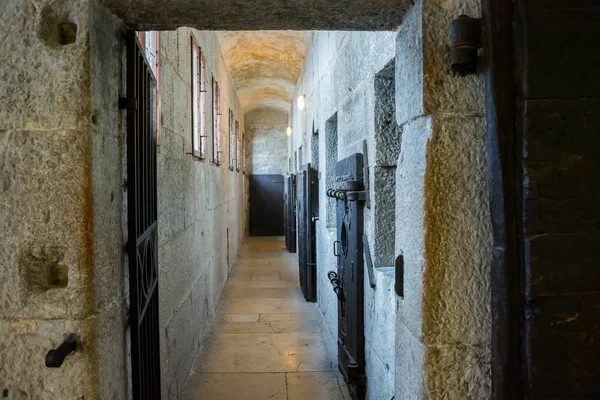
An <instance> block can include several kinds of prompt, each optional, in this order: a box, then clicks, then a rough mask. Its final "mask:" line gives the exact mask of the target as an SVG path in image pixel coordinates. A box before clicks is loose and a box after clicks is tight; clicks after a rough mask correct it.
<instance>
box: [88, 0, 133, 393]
mask: <svg viewBox="0 0 600 400" xmlns="http://www.w3.org/2000/svg"><path fill="white" fill-rule="evenodd" d="M125 29H126V28H125V26H124V25H123V24H122V23H121V21H119V20H118V19H117V18H115V17H114V16H113V15H112V14H111V13H110V11H108V10H107V9H105V8H104V7H102V6H101V5H99V4H98V2H97V1H92V2H90V37H89V41H90V86H91V96H92V97H91V110H90V111H91V116H90V121H91V146H92V163H91V171H90V172H91V179H92V186H91V191H92V198H93V216H94V223H93V232H94V233H93V234H94V236H93V243H94V253H93V254H94V258H93V260H94V275H93V282H94V287H95V303H94V308H95V321H94V325H95V341H96V343H95V345H96V368H97V371H98V372H97V374H98V398H99V399H124V398H127V393H128V386H127V382H128V379H127V364H128V352H127V344H126V342H127V336H128V333H127V329H128V325H129V323H128V320H127V316H126V311H125V304H126V302H128V299H126V297H127V293H128V290H129V287H128V281H127V279H126V272H125V271H126V269H127V268H128V264H127V255H126V253H125V252H123V251H122V249H124V246H125V238H126V232H127V208H126V206H127V204H126V201H125V198H126V193H127V192H125V191H124V190H123V182H124V179H125V177H126V161H127V154H126V140H127V136H126V135H127V132H126V130H127V124H126V121H125V118H126V112H124V111H121V110H119V107H118V99H119V98H120V97H124V96H125V94H126V93H127V92H126V82H125V76H126V75H125V74H126V70H125V65H126V64H125V60H126V58H125V46H124V42H123V34H124V33H125Z"/></svg>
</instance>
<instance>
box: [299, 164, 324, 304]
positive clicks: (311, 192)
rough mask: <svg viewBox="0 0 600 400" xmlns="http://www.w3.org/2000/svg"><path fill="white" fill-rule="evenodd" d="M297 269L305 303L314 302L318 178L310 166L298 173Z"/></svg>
mask: <svg viewBox="0 0 600 400" xmlns="http://www.w3.org/2000/svg"><path fill="white" fill-rule="evenodd" d="M298 187H299V193H298V267H299V275H300V287H301V288H302V293H303V294H304V298H305V299H306V300H307V301H313V302H314V301H316V298H317V277H316V274H317V272H316V266H317V264H316V256H317V254H316V229H315V228H316V219H315V218H316V217H317V215H316V212H317V210H318V203H317V202H318V198H319V197H318V196H319V187H318V176H317V172H316V171H315V170H313V169H312V168H311V165H310V164H305V165H303V166H302V167H301V171H300V172H299V173H298Z"/></svg>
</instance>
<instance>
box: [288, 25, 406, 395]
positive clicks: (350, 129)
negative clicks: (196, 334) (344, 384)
mask: <svg viewBox="0 0 600 400" xmlns="http://www.w3.org/2000/svg"><path fill="white" fill-rule="evenodd" d="M395 37H396V34H395V33H394V32H379V33H376V32H316V33H314V36H313V41H312V43H311V46H310V48H309V52H308V54H307V57H306V60H305V63H304V68H303V73H302V75H301V77H300V80H299V83H298V86H297V88H296V94H295V97H297V96H299V95H301V94H306V97H307V108H306V110H305V111H300V110H298V109H297V108H296V107H295V106H294V107H293V109H292V122H293V136H292V138H290V147H291V148H292V149H293V151H294V152H296V151H297V150H299V148H300V146H302V152H301V153H300V152H299V151H298V154H299V160H298V164H303V163H306V162H309V161H310V160H313V159H316V158H317V157H318V160H319V162H318V165H319V173H320V181H319V216H320V219H319V222H318V223H317V226H318V227H317V298H318V305H319V309H320V311H321V313H322V315H323V325H324V335H325V337H326V344H327V346H328V349H329V350H330V352H331V354H332V356H333V357H335V355H337V345H336V340H337V298H336V296H335V294H334V293H333V291H332V290H331V284H330V283H329V280H328V279H327V272H328V271H329V270H331V269H335V268H336V267H335V266H336V263H337V261H336V258H335V257H334V255H333V251H332V249H333V242H334V241H335V240H336V228H335V226H336V225H335V202H334V201H333V200H331V199H329V198H327V197H326V194H325V192H326V190H327V188H328V187H331V186H332V184H333V180H334V178H335V173H334V167H335V162H336V161H338V160H340V159H342V158H344V157H347V156H349V155H350V154H353V153H356V152H362V151H363V142H364V141H365V140H366V141H367V147H368V149H369V157H368V158H369V160H376V157H375V153H376V150H375V149H376V144H375V137H376V135H375V131H376V126H377V125H376V119H375V110H376V107H375V104H376V103H377V102H378V101H379V100H381V93H380V91H378V90H377V85H376V75H377V74H378V73H379V72H380V71H382V70H385V69H386V65H387V64H389V63H390V61H393V59H394V53H395V40H394V39H395ZM387 70H388V75H390V74H389V67H388V69H387ZM392 71H393V67H392ZM391 75H393V73H392V74H391ZM392 79H393V76H392ZM387 86H389V84H388V85H387ZM388 97H389V96H388ZM378 99H379V100H378ZM392 103H393V100H392ZM392 116H393V113H392ZM313 126H314V129H315V130H318V132H319V134H318V135H313V134H312V132H311V131H312V127H313ZM304 127H310V128H311V131H308V132H306V131H305V128H304ZM396 135H397V132H396V129H393V133H392V134H391V135H384V136H386V138H387V139H389V140H390V141H393V140H394V139H393V137H395V136H396ZM390 136H391V137H390ZM314 141H318V143H313V142H314ZM379 147H380V148H381V147H382V146H381V145H379ZM388 147H389V146H388ZM313 149H319V154H317V155H315V154H312V152H313ZM291 154H293V153H291ZM300 154H302V156H301V158H300ZM380 158H381V156H380ZM369 165H370V168H369V170H370V175H371V179H374V176H375V165H376V164H375V163H373V164H369ZM392 181H393V180H392ZM373 187H374V186H373V185H371V196H372V198H373V194H374V193H373ZM391 194H392V195H393V191H392V193H391ZM392 197H393V196H392ZM386 207H388V205H381V206H379V208H378V206H377V205H376V204H375V203H374V204H373V206H372V208H371V209H367V210H366V211H365V233H366V234H367V236H368V238H369V241H370V243H371V252H372V253H373V255H374V256H378V255H379V253H376V252H375V251H374V249H375V238H376V236H375V235H374V230H375V229H374V219H375V215H376V212H380V213H383V212H386V211H385V208H386ZM388 215H389V213H388ZM392 218H393V215H392ZM388 239H389V238H388ZM388 247H389V246H388ZM375 277H376V278H375V279H376V285H377V288H376V289H375V290H373V289H371V288H370V286H369V279H368V276H367V274H366V271H365V339H366V357H367V374H368V376H369V379H370V382H371V384H370V385H369V388H368V396H369V398H373V399H391V398H392V397H393V395H394V371H395V365H394V354H393V351H391V349H393V348H394V343H395V334H394V330H395V299H394V296H395V295H394V291H393V284H394V280H393V278H394V277H393V274H390V271H389V269H387V268H376V271H375Z"/></svg>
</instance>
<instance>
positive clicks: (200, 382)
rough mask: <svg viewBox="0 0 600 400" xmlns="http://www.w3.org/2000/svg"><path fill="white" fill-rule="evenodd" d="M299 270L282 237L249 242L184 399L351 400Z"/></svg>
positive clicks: (231, 278) (238, 262)
mask: <svg viewBox="0 0 600 400" xmlns="http://www.w3.org/2000/svg"><path fill="white" fill-rule="evenodd" d="M297 269H298V267H297V259H296V257H295V255H294V254H290V253H288V252H287V250H286V249H285V244H284V242H283V239H282V238H268V237H251V238H248V240H247V241H246V242H245V244H244V245H243V247H242V250H241V253H240V257H239V259H238V261H237V265H236V267H235V269H234V270H233V272H232V275H231V277H230V279H229V281H228V283H227V288H226V290H225V292H224V295H223V298H222V299H221V304H220V307H219V310H218V313H217V321H216V322H215V326H213V332H212V334H211V337H210V338H209V339H208V340H207V342H206V344H205V346H204V347H203V349H202V351H201V353H200V355H199V356H198V359H197V360H196V363H195V365H194V368H193V370H192V374H191V376H190V379H189V382H188V385H187V389H186V392H185V395H184V399H185V400H196V399H203V400H228V399H232V400H233V399H242V398H243V399H245V400H264V399H274V400H304V399H306V400H343V399H344V400H345V399H347V398H348V397H347V394H345V393H343V392H342V390H344V391H345V390H346V389H345V386H344V383H343V381H342V380H341V379H340V378H339V374H338V373H337V372H336V365H335V360H336V356H335V355H333V354H330V353H328V352H327V349H326V348H325V343H324V341H323V338H322V336H321V327H320V321H319V315H318V311H317V309H316V306H315V305H314V304H312V303H307V302H306V301H305V300H304V298H303V297H302V293H301V292H300V287H299V284H298V276H297ZM342 388H343V389H342Z"/></svg>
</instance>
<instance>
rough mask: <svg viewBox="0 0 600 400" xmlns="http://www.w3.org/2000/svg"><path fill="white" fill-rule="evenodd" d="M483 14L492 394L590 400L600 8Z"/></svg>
mask: <svg viewBox="0 0 600 400" xmlns="http://www.w3.org/2000/svg"><path fill="white" fill-rule="evenodd" d="M483 17H484V18H483V27H484V51H485V55H486V57H487V62H486V65H487V71H486V81H487V82H486V85H487V99H486V100H487V120H488V124H487V134H488V159H489V161H488V164H489V172H490V206H491V213H492V223H493V230H494V253H493V256H494V257H493V263H492V315H493V319H492V397H493V398H494V399H497V400H506V399H525V398H526V399H546V398H552V399H566V398H569V399H592V398H600V363H598V360H597V359H598V355H599V354H600V311H599V310H600V252H598V251H597V249H598V246H599V244H600V222H599V221H600V198H599V197H600V196H599V194H600V168H599V166H598V160H599V159H600V78H599V75H598V71H599V70H600V52H598V43H600V3H598V1H596V0H579V1H561V0H547V1H541V0H516V1H514V2H513V1H492V0H484V1H483Z"/></svg>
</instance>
